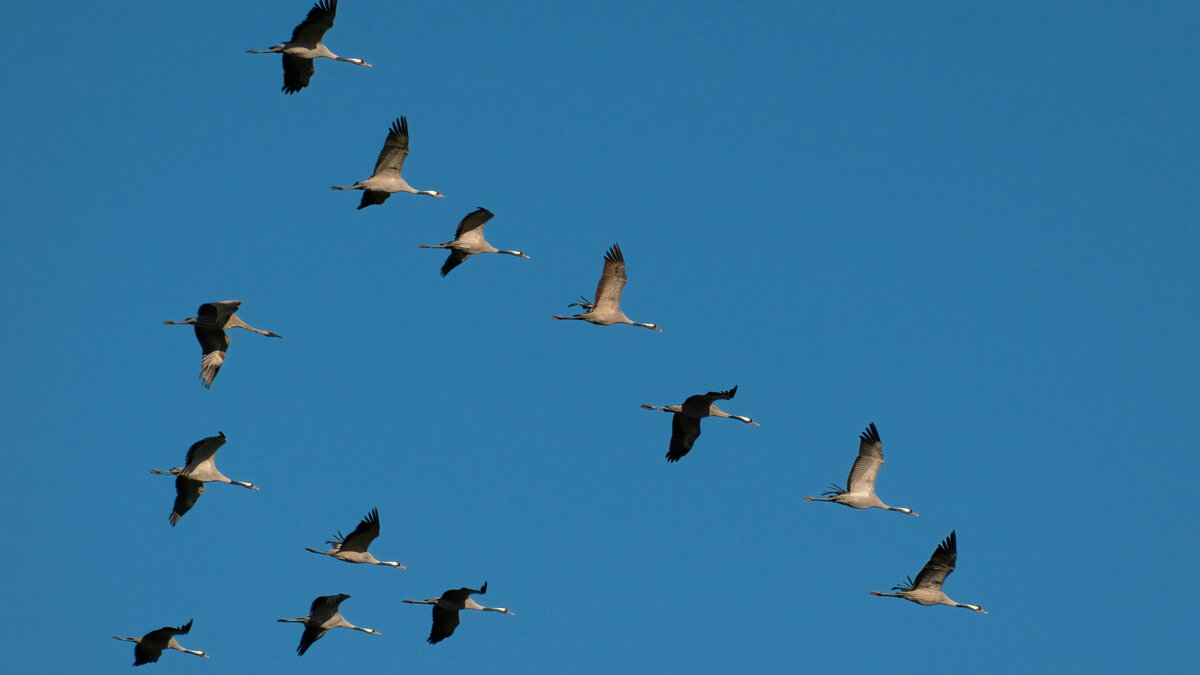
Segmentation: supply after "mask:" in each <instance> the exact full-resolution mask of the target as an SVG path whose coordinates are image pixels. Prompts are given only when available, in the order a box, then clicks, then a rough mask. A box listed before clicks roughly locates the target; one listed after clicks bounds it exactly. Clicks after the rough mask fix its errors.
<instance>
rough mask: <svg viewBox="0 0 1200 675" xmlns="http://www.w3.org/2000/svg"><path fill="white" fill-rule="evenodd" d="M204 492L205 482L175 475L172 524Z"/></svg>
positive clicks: (177, 520) (194, 503) (193, 504)
mask: <svg viewBox="0 0 1200 675" xmlns="http://www.w3.org/2000/svg"><path fill="white" fill-rule="evenodd" d="M202 494H204V483H201V482H200V481H198V480H192V479H191V478H185V477H183V476H176V477H175V506H174V507H172V509H171V525H172V526H174V525H175V523H178V522H179V519H180V518H182V517H183V514H185V513H187V512H188V511H189V510H190V509H191V508H192V507H193V506H195V505H196V500H198V499H200V495H202ZM190 625H191V624H189V626H190Z"/></svg>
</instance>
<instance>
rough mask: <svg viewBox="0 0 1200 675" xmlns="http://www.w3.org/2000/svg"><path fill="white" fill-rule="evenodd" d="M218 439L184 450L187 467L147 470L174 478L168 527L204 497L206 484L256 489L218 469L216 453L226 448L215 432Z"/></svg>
mask: <svg viewBox="0 0 1200 675" xmlns="http://www.w3.org/2000/svg"><path fill="white" fill-rule="evenodd" d="M217 433H218V434H219V435H217V436H209V437H208V438H202V439H200V440H198V441H196V442H195V443H192V447H190V448H188V451H187V462H186V463H187V466H182V467H179V466H177V467H173V468H171V469H168V470H166V471H163V470H162V469H150V473H152V474H155V475H159V476H176V478H175V506H174V508H172V509H171V525H175V523H178V522H179V519H180V518H182V517H183V514H185V513H187V512H188V510H189V509H191V508H192V507H193V506H195V505H196V500H198V499H200V495H202V494H204V484H205V483H229V484H231V485H241V486H242V487H244V488H250V489H251V490H258V488H257V487H255V485H254V484H253V483H243V482H242V481H237V480H230V479H228V478H226V477H225V474H223V473H221V471H220V470H219V469H217V460H216V454H217V450H219V449H220V448H221V446H222V445H225V432H223V431H219V432H217Z"/></svg>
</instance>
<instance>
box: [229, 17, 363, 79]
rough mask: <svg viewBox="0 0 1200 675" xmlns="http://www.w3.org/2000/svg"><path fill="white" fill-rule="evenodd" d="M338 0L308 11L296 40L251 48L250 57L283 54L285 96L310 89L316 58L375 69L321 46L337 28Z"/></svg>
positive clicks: (298, 29) (249, 50)
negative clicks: (263, 47) (335, 17)
mask: <svg viewBox="0 0 1200 675" xmlns="http://www.w3.org/2000/svg"><path fill="white" fill-rule="evenodd" d="M337 3H338V0H321V2H318V3H317V4H315V5H313V8H312V9H310V10H308V16H307V17H305V18H304V21H302V22H301V23H300V25H299V26H296V28H295V30H293V31H292V39H291V40H288V41H287V42H285V43H283V44H281V45H275V46H274V47H270V48H268V49H263V50H258V49H247V50H246V51H247V52H248V53H250V54H278V53H280V52H282V53H283V93H285V94H294V93H296V92H298V91H300V90H301V89H303V88H305V87H307V86H308V81H309V79H310V78H312V74H313V59H322V58H324V59H333V60H334V61H345V62H346V63H353V64H354V65H356V66H366V67H368V68H370V67H371V64H369V63H367V62H366V61H363V60H362V59H347V58H342V57H341V56H338V55H337V54H334V53H333V52H331V51H329V48H328V47H326V46H325V45H323V44H321V38H322V37H324V35H325V31H327V30H329V29H330V28H333V16H334V15H335V14H337Z"/></svg>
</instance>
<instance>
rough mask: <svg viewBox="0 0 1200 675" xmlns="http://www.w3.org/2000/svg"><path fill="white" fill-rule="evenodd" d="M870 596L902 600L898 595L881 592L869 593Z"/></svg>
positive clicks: (901, 596) (900, 595)
mask: <svg viewBox="0 0 1200 675" xmlns="http://www.w3.org/2000/svg"><path fill="white" fill-rule="evenodd" d="M871 595H878V596H880V597H882V598H903V597H904V596H903V595H902V594H900V593H884V592H883V591H871Z"/></svg>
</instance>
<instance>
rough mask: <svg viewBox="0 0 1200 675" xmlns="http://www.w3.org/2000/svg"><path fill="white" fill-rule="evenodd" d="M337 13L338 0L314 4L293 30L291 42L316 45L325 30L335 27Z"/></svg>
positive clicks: (310, 46)
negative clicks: (334, 20)
mask: <svg viewBox="0 0 1200 675" xmlns="http://www.w3.org/2000/svg"><path fill="white" fill-rule="evenodd" d="M335 14H337V0H321V2H318V3H317V4H315V5H313V7H312V9H310V10H308V16H306V17H304V21H301V22H300V24H299V25H297V26H296V28H295V29H293V30H292V39H291V42H292V43H293V44H296V45H303V46H305V47H308V48H310V49H311V48H313V47H316V46H317V43H318V42H320V41H321V38H322V37H324V36H325V31H327V30H329V29H330V28H333V17H334V15H335ZM285 58H286V57H285ZM305 84H307V81H306V82H305Z"/></svg>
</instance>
